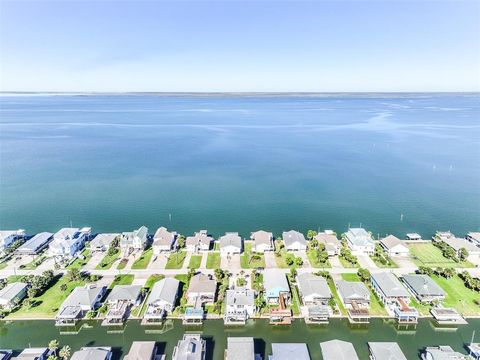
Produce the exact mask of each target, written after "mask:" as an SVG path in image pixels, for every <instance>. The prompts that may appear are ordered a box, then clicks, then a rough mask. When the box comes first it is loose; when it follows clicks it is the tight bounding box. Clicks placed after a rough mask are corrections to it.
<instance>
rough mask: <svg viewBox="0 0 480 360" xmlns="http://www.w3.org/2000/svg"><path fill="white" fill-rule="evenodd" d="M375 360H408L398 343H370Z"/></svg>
mask: <svg viewBox="0 0 480 360" xmlns="http://www.w3.org/2000/svg"><path fill="white" fill-rule="evenodd" d="M368 347H369V348H370V353H371V354H372V355H373V356H374V359H375V360H407V358H406V357H405V355H404V354H403V352H402V350H401V349H400V346H398V344H397V343H396V342H369V343H368Z"/></svg>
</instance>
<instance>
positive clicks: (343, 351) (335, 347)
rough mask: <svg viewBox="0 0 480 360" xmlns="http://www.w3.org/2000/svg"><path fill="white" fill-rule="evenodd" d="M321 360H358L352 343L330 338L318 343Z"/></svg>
mask: <svg viewBox="0 0 480 360" xmlns="http://www.w3.org/2000/svg"><path fill="white" fill-rule="evenodd" d="M320 348H321V349H322V356H323V360H358V355H357V352H356V351H355V348H354V347H353V345H352V343H350V342H347V341H342V340H337V339H335V340H330V341H325V342H321V343H320Z"/></svg>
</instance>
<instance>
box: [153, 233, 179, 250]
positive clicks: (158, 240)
mask: <svg viewBox="0 0 480 360" xmlns="http://www.w3.org/2000/svg"><path fill="white" fill-rule="evenodd" d="M176 237H177V233H176V232H170V231H168V230H167V228H166V227H163V226H162V227H159V228H158V229H157V231H156V232H155V235H153V244H152V248H153V253H154V254H155V255H159V254H160V253H161V252H162V251H170V250H172V248H173V245H174V244H175V239H176Z"/></svg>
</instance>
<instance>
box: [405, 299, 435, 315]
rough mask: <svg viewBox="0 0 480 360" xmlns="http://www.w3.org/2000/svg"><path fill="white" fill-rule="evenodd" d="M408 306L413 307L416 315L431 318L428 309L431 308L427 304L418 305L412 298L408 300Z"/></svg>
mask: <svg viewBox="0 0 480 360" xmlns="http://www.w3.org/2000/svg"><path fill="white" fill-rule="evenodd" d="M410 305H411V306H413V307H414V308H415V309H417V310H418V313H419V314H420V315H426V316H431V315H430V309H431V308H432V306H431V305H427V304H422V303H419V302H418V300H417V299H415V297H414V296H412V297H411V298H410Z"/></svg>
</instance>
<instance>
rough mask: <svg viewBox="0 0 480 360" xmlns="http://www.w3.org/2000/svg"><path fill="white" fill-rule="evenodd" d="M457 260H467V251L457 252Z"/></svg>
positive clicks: (463, 249)
mask: <svg viewBox="0 0 480 360" xmlns="http://www.w3.org/2000/svg"><path fill="white" fill-rule="evenodd" d="M458 255H459V258H460V261H465V260H467V257H468V251H467V249H465V248H463V247H462V248H461V249H460V251H459V254H458Z"/></svg>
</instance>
